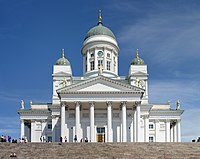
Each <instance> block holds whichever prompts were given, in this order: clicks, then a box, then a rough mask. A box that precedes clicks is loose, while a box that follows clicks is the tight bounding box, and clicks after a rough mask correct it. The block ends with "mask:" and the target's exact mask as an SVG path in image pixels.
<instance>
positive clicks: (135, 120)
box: [134, 110, 137, 142]
mask: <svg viewBox="0 0 200 159" xmlns="http://www.w3.org/2000/svg"><path fill="white" fill-rule="evenodd" d="M136 125H137V118H136V110H135V111H134V142H137V131H136V130H137V126H136Z"/></svg>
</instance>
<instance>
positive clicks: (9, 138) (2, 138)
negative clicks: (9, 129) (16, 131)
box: [0, 135, 17, 143]
mask: <svg viewBox="0 0 200 159" xmlns="http://www.w3.org/2000/svg"><path fill="white" fill-rule="evenodd" d="M7 139H8V140H7ZM7 141H8V142H12V143H17V140H16V139H12V138H11V136H8V138H7V137H6V136H5V135H1V139H0V142H7Z"/></svg>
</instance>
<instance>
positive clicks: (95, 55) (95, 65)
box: [94, 47, 98, 70]
mask: <svg viewBox="0 0 200 159" xmlns="http://www.w3.org/2000/svg"><path fill="white" fill-rule="evenodd" d="M97 51H98V50H97V48H96V47H95V49H94V69H95V70H98V60H97Z"/></svg>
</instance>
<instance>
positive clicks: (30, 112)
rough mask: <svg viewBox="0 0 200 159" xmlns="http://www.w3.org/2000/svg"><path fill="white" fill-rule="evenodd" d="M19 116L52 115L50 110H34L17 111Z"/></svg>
mask: <svg viewBox="0 0 200 159" xmlns="http://www.w3.org/2000/svg"><path fill="white" fill-rule="evenodd" d="M17 113H18V114H20V115H24V114H50V113H51V111H49V110H33V109H29V110H22V109H21V110H18V111H17Z"/></svg>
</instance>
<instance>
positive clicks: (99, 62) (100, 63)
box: [98, 60, 103, 68]
mask: <svg viewBox="0 0 200 159" xmlns="http://www.w3.org/2000/svg"><path fill="white" fill-rule="evenodd" d="M99 66H103V60H98V68H99Z"/></svg>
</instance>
